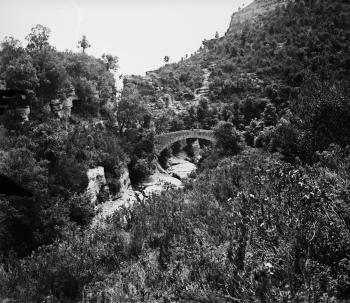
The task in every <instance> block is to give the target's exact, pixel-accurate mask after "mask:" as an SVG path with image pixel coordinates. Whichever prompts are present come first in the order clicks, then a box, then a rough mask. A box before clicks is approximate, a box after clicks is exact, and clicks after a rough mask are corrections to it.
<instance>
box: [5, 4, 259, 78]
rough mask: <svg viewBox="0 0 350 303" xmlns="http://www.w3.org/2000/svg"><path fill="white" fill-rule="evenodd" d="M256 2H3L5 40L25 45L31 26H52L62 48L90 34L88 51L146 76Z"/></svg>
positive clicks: (127, 71)
mask: <svg viewBox="0 0 350 303" xmlns="http://www.w3.org/2000/svg"><path fill="white" fill-rule="evenodd" d="M250 2H252V0H0V40H3V38H4V37H5V36H14V37H15V38H17V39H19V40H20V41H22V42H23V43H24V44H25V39H24V38H25V36H26V35H27V34H28V33H29V32H30V29H31V27H33V26H35V25H36V24H42V25H44V26H47V27H49V28H50V29H51V38H50V43H51V44H52V45H53V46H55V47H56V48H57V49H58V50H65V49H71V50H74V51H78V49H77V48H76V45H77V42H78V40H80V38H81V36H82V35H83V34H85V35H86V36H87V38H88V40H89V42H90V44H91V46H92V47H91V48H89V49H88V50H87V53H89V54H93V55H95V56H97V57H100V56H101V55H102V53H104V52H107V53H111V54H113V55H116V56H118V57H119V64H120V67H121V69H120V71H119V72H120V73H122V74H144V73H145V72H146V71H148V70H152V69H156V68H158V67H160V66H161V65H163V64H164V61H163V58H164V56H165V55H168V56H169V57H170V62H176V61H178V60H180V58H181V57H182V56H185V54H191V53H193V52H194V51H196V50H197V49H198V48H199V47H200V46H201V43H202V41H203V40H204V39H210V38H213V37H214V34H215V32H216V31H218V32H219V34H220V36H221V35H223V34H224V33H225V31H226V30H227V28H228V25H229V22H230V17H231V14H232V13H233V12H234V11H236V10H237V9H238V7H239V6H242V5H244V4H245V5H248V4H249V3H250Z"/></svg>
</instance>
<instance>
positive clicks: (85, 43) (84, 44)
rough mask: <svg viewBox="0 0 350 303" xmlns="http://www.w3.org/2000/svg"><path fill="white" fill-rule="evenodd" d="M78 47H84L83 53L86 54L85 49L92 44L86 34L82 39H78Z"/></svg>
mask: <svg viewBox="0 0 350 303" xmlns="http://www.w3.org/2000/svg"><path fill="white" fill-rule="evenodd" d="M78 47H81V48H82V49H83V53H84V54H85V50H86V49H87V48H89V47H91V45H90V44H89V41H88V39H87V38H86V36H85V35H83V37H82V38H81V40H80V41H78Z"/></svg>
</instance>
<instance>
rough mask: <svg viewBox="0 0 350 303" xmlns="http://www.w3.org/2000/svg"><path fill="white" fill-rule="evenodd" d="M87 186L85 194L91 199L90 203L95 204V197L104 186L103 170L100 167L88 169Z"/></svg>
mask: <svg viewBox="0 0 350 303" xmlns="http://www.w3.org/2000/svg"><path fill="white" fill-rule="evenodd" d="M87 176H88V179H89V184H88V187H87V190H86V191H87V193H88V194H89V195H90V197H91V202H93V203H94V202H96V200H97V196H98V194H99V193H100V190H101V188H102V186H103V185H105V184H106V177H105V169H104V168H103V167H102V166H98V167H96V168H92V169H89V170H88V171H87Z"/></svg>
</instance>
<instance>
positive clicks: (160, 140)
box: [154, 129, 216, 155]
mask: <svg viewBox="0 0 350 303" xmlns="http://www.w3.org/2000/svg"><path fill="white" fill-rule="evenodd" d="M190 138H191V139H192V138H193V139H204V140H208V141H210V142H212V143H213V144H215V143H216V138H215V136H214V132H213V131H212V130H205V129H191V130H181V131H177V132H172V133H166V134H161V135H157V136H155V138H154V149H155V152H156V154H157V155H159V154H160V153H161V152H162V151H163V150H164V149H165V148H167V147H170V146H171V145H173V144H174V143H175V142H177V141H181V140H185V139H190Z"/></svg>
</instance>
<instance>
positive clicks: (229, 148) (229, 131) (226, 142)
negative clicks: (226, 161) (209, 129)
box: [214, 121, 243, 155]
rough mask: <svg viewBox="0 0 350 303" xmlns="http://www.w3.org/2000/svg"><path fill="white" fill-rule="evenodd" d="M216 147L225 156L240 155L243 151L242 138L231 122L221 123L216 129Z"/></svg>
mask: <svg viewBox="0 0 350 303" xmlns="http://www.w3.org/2000/svg"><path fill="white" fill-rule="evenodd" d="M214 135H215V138H216V140H217V143H216V147H217V148H218V149H219V150H220V151H221V152H222V153H223V154H225V155H234V154H238V153H239V152H240V151H241V150H242V148H243V147H242V137H241V134H240V133H239V132H238V131H237V130H236V128H235V127H234V126H233V124H232V123H230V122H225V121H220V122H219V124H218V125H217V126H216V127H215V128H214Z"/></svg>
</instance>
